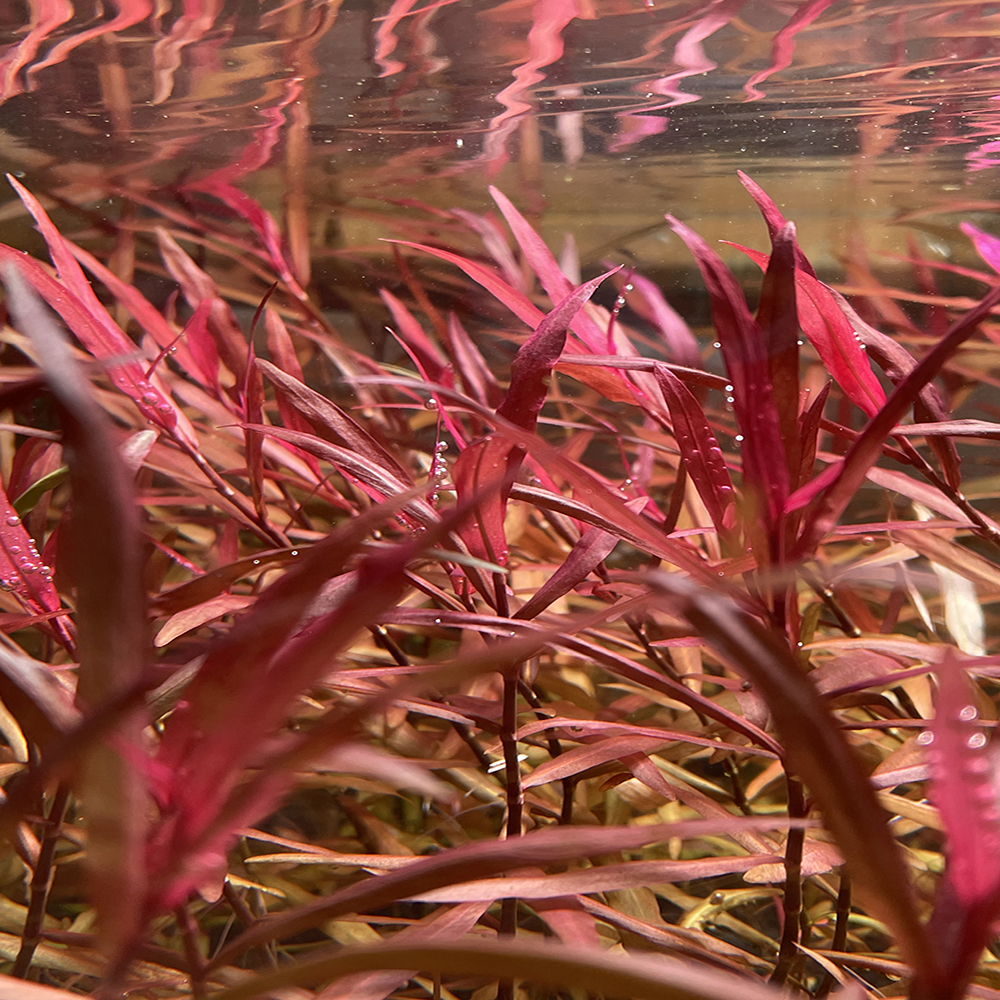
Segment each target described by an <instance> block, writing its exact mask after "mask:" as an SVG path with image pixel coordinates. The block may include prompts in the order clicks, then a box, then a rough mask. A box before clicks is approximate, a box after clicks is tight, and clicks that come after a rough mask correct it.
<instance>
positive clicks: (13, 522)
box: [7, 514, 21, 528]
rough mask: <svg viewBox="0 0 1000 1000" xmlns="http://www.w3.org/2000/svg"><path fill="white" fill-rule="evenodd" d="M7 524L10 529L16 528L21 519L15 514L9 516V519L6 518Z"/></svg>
mask: <svg viewBox="0 0 1000 1000" xmlns="http://www.w3.org/2000/svg"><path fill="white" fill-rule="evenodd" d="M7 523H8V524H9V525H10V526H11V527H12V528H16V527H17V526H18V525H19V524H20V523H21V519H20V518H19V517H18V516H17V514H11V515H10V517H8V518H7Z"/></svg>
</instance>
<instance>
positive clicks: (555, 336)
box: [497, 268, 619, 431]
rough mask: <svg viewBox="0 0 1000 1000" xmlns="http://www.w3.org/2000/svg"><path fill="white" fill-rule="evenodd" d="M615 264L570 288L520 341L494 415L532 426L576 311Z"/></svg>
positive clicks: (526, 428) (531, 427) (528, 426)
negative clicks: (529, 333)
mask: <svg viewBox="0 0 1000 1000" xmlns="http://www.w3.org/2000/svg"><path fill="white" fill-rule="evenodd" d="M617 270H619V268H615V269H614V270H612V271H606V272H605V273H604V274H602V275H600V277H597V278H594V279H593V280H592V281H587V282H585V283H584V284H582V285H580V286H579V287H577V288H574V289H572V290H571V291H570V292H569V293H568V294H567V295H566V297H565V298H564V299H562V301H560V302H559V304H558V305H557V306H556V307H555V308H554V309H553V310H552V311H551V312H550V313H548V314H547V315H546V316H545V318H544V319H543V320H542V321H541V322H540V323H539V324H538V326H537V328H536V329H535V332H534V333H533V334H532V335H531V336H530V337H529V338H528V339H527V340H526V341H525V342H524V343H523V344H522V345H521V347H520V349H519V350H518V352H517V354H516V355H515V356H514V360H513V361H512V362H511V364H510V386H509V387H508V389H507V394H506V395H505V396H504V398H503V401H502V402H501V403H500V405H499V406H498V407H497V415H498V416H500V417H503V418H504V419H505V420H509V421H510V422H511V423H512V424H516V425H517V426H518V427H523V428H524V429H525V430H529V431H530V430H533V429H534V427H535V420H536V418H537V417H538V414H539V412H540V411H541V409H542V406H543V404H544V403H545V397H546V396H547V395H548V381H549V378H550V376H551V373H552V369H553V367H554V366H555V363H556V361H558V360H559V356H560V355H561V354H562V352H563V347H564V345H565V343H566V334H567V333H568V332H569V328H570V325H571V324H572V322H573V319H574V317H575V316H576V314H577V313H578V312H579V311H580V310H581V309H582V308H583V306H584V305H585V304H586V302H587V300H588V299H589V298H590V296H591V295H593V294H594V292H595V291H596V290H597V288H598V286H599V285H600V284H601V282H603V281H604V280H605V278H607V277H608V276H609V275H611V274H614V273H615V271H617Z"/></svg>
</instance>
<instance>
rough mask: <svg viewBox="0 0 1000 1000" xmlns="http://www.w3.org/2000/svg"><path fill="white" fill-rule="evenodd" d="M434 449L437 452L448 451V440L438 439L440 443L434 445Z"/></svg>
mask: <svg viewBox="0 0 1000 1000" xmlns="http://www.w3.org/2000/svg"><path fill="white" fill-rule="evenodd" d="M434 450H435V451H436V452H439V453H440V452H442V451H447V450H448V442H447V441H438V443H437V444H436V445H434Z"/></svg>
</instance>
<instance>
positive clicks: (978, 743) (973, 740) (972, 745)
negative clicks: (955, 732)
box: [966, 733, 986, 750]
mask: <svg viewBox="0 0 1000 1000" xmlns="http://www.w3.org/2000/svg"><path fill="white" fill-rule="evenodd" d="M966 745H967V746H968V747H969V749H970V750H978V749H980V747H984V746H986V735H985V734H984V733H973V734H972V735H971V736H970V737H969V738H968V740H967V741H966Z"/></svg>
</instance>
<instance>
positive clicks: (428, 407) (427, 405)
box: [424, 398, 438, 410]
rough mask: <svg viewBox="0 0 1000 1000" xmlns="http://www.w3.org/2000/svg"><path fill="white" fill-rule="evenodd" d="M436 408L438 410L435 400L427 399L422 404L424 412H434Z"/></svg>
mask: <svg viewBox="0 0 1000 1000" xmlns="http://www.w3.org/2000/svg"><path fill="white" fill-rule="evenodd" d="M437 408H438V403H437V400H436V399H433V398H431V399H428V400H427V402H426V403H424V409H425V410H436V409H437Z"/></svg>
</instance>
